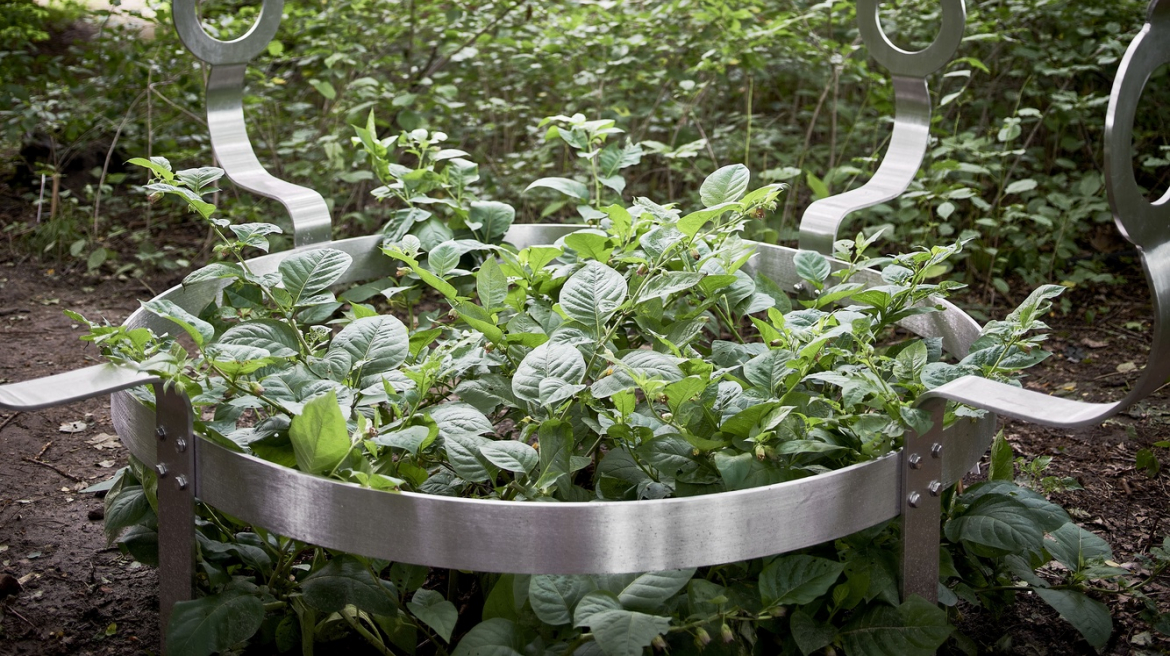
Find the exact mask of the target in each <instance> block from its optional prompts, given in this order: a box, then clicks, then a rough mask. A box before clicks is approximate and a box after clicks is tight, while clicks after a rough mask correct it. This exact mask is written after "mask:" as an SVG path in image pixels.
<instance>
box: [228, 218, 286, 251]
mask: <svg viewBox="0 0 1170 656" xmlns="http://www.w3.org/2000/svg"><path fill="white" fill-rule="evenodd" d="M228 228H230V229H231V231H232V232H233V233H235V235H236V239H237V240H239V242H240V243H241V244H243V245H245V246H251V247H253V248H258V249H260V250H262V251H264V252H265V253H267V252H268V239H267V235H273V234H280V233H281V232H283V230H281V229H280V228H279V227H278V226H274V225H272V224H271V223H241V224H239V225H230V226H228Z"/></svg>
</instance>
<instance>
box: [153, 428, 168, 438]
mask: <svg viewBox="0 0 1170 656" xmlns="http://www.w3.org/2000/svg"><path fill="white" fill-rule="evenodd" d="M154 436H155V437H157V438H158V439H160V440H165V439H167V429H165V428H163V427H162V426H159V427H158V428H156V429H154Z"/></svg>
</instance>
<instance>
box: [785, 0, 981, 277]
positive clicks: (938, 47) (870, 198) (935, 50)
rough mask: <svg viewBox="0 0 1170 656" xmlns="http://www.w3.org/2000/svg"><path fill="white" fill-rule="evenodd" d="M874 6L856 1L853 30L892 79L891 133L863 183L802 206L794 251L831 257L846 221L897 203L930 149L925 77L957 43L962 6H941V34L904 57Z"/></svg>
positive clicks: (959, 2)
mask: <svg viewBox="0 0 1170 656" xmlns="http://www.w3.org/2000/svg"><path fill="white" fill-rule="evenodd" d="M879 4H880V0H857V28H858V31H859V32H860V33H861V38H862V39H863V40H864V41H865V45H866V47H868V48H869V52H870V55H872V56H873V58H874V59H876V60H877V61H878V63H880V64H881V65H882V66H884V67H885V68H886V69H887V70H889V71H890V73H891V75H893V83H894V98H895V107H894V132H893V135H892V136H891V137H890V146H889V148H888V149H887V150H886V154H885V156H884V157H883V158H882V161H881V164H880V165H879V166H878V169H877V171H876V172H875V173H874V175H873V177H872V178H870V180H869V182H867V183H865V184H864V185H862V186H861V187H858V188H857V189H853V190H850V191H847V192H845V193H842V194H838V195H836V196H830V197H829V198H823V199H821V200H818V201H816V202H815V203H813V204H811V205H809V206H808V209H806V210H805V212H804V216H803V217H801V220H800V247H801V248H802V249H805V250H813V251H817V252H820V253H823V254H825V255H832V253H833V242H834V241H836V240H837V232H838V231H839V230H840V228H841V225H842V224H844V223H845V219H846V217H848V215H849V214H851V213H853V212H856V211H857V210H861V209H865V208H867V207H873V206H874V205H878V204H881V203H885V202H887V201H890V200H893V199H895V198H897V197H898V196H899V195H901V194H902V192H904V191H906V189H907V187H909V186H910V183H911V182H913V181H914V176H915V174H917V173H918V169H919V167H920V166H922V160H923V158H924V157H925V156H926V147H927V145H928V144H929V143H930V114H931V106H930V91H929V90H928V89H927V86H926V77H927V76H929V75H931V74H932V73H934V72H935V71H937V70H939V69H940V68H942V67H943V66H944V65H946V63H947V62H948V61H950V59H951V57H953V56H954V54H955V51H956V50H958V48H959V43H960V42H962V40H963V29H964V28H965V27H966V23H967V8H966V6H965V5H964V3H963V0H942V29H941V30H940V32H939V35H938V36H937V37H936V38H935V40H934V42H933V43H931V44H930V46H929V47H927V48H926V49H925V50H921V51H919V52H907V51H905V50H902V49H901V48H899V47H897V46H895V45H894V44H893V43H891V42H890V40H889V38H887V37H886V35H885V33H884V32H883V31H882V27H881V23H880V21H879V20H878V5H879Z"/></svg>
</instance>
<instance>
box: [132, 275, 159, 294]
mask: <svg viewBox="0 0 1170 656" xmlns="http://www.w3.org/2000/svg"><path fill="white" fill-rule="evenodd" d="M136 280H138V282H139V284H141V285H142V286H143V287H145V288H146V291H148V292H150V293H151V294H152V295H153V296H158V292H156V291H154V288H153V287H151V286H150V285H149V284H147V282H146V281H145V280H143V279H142V278H136Z"/></svg>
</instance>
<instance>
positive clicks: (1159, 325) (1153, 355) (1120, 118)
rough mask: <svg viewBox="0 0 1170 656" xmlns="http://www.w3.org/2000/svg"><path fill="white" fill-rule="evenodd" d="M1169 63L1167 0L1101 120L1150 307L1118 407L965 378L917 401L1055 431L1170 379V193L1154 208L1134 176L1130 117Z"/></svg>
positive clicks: (1113, 183) (1117, 199)
mask: <svg viewBox="0 0 1170 656" xmlns="http://www.w3.org/2000/svg"><path fill="white" fill-rule="evenodd" d="M1165 63H1170V0H1153V2H1151V3H1150V13H1149V20H1148V22H1147V23H1146V25H1145V27H1144V28H1142V30H1141V32H1139V33H1138V35H1137V37H1136V38H1135V39H1134V40H1133V42H1132V43H1130V45H1129V49H1128V50H1127V51H1126V53H1125V57H1124V58H1123V59H1122V60H1121V65H1120V67H1119V68H1118V70H1117V77H1116V79H1115V80H1114V83H1113V92H1112V94H1111V96H1110V98H1109V110H1108V113H1107V114H1106V117H1105V173H1106V175H1105V188H1106V191H1107V192H1108V194H1109V204H1110V206H1111V207H1112V208H1113V218H1114V220H1115V221H1116V222H1117V226H1118V227H1119V228H1120V229H1121V231H1122V233H1123V234H1124V235H1125V237H1126V238H1127V239H1129V240H1130V241H1131V242H1133V244H1134V245H1135V246H1137V247H1138V250H1139V251H1140V252H1141V254H1142V267H1143V268H1144V269H1145V273H1146V280H1147V282H1148V283H1149V285H1150V292H1151V295H1152V296H1153V306H1154V328H1153V345H1152V347H1151V349H1150V358H1149V363H1148V364H1147V365H1146V368H1145V371H1144V372H1143V373H1142V376H1141V378H1140V379H1139V380H1138V382H1137V383H1136V384H1135V385H1134V387H1133V388H1132V389H1131V390H1130V392H1129V394H1127V395H1126V396H1125V398H1123V399H1122V400H1120V401H1118V402H1116V403H1084V402H1081V401H1075V400H1070V399H1062V398H1057V397H1052V396H1048V395H1046V394H1041V393H1039V392H1032V391H1029V390H1021V389H1019V388H1016V387H1011V386H1009V385H1004V384H1002V383H996V382H993V381H990V380H985V379H982V378H973V377H965V378H960V379H958V380H955V381H952V382H950V383H947V384H946V385H943V386H942V387H939V388H938V389H935V390H932V391H930V392H928V393H927V394H925V395H924V396H923V397H922V400H923V401H925V400H927V399H929V398H945V399H948V400H951V401H958V402H960V403H964V404H966V405H970V406H974V407H977V408H983V409H985V410H990V411H992V412H994V413H996V414H997V415H1002V416H1006V417H1014V418H1016V419H1023V420H1025V421H1029V422H1032V423H1037V424H1043V425H1046V426H1053V427H1058V428H1078V427H1082V426H1090V425H1093V424H1096V423H1098V422H1100V421H1101V420H1102V419H1105V418H1106V417H1109V416H1110V415H1113V414H1116V413H1117V412H1119V411H1121V410H1122V409H1123V408H1125V407H1127V406H1129V405H1130V404H1132V403H1135V402H1137V401H1139V400H1141V399H1142V398H1145V397H1146V396H1148V395H1150V394H1152V393H1153V392H1154V391H1155V390H1157V389H1158V388H1159V387H1161V386H1162V385H1163V384H1164V383H1165V382H1166V380H1167V379H1168V378H1170V193H1167V194H1166V195H1165V196H1163V197H1162V198H1161V200H1159V201H1157V202H1154V203H1151V202H1150V201H1148V200H1147V199H1146V197H1145V196H1144V195H1143V194H1142V193H1141V190H1140V189H1139V188H1138V184H1137V179H1136V178H1135V177H1134V171H1133V156H1132V151H1133V119H1134V113H1135V112H1136V111H1137V107H1138V102H1139V101H1140V100H1141V96H1142V91H1143V90H1144V89H1145V87H1146V83H1147V82H1148V81H1149V79H1150V75H1151V74H1152V73H1153V72H1154V71H1155V70H1156V69H1157V68H1158V67H1159V66H1161V65H1162V64H1165Z"/></svg>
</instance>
